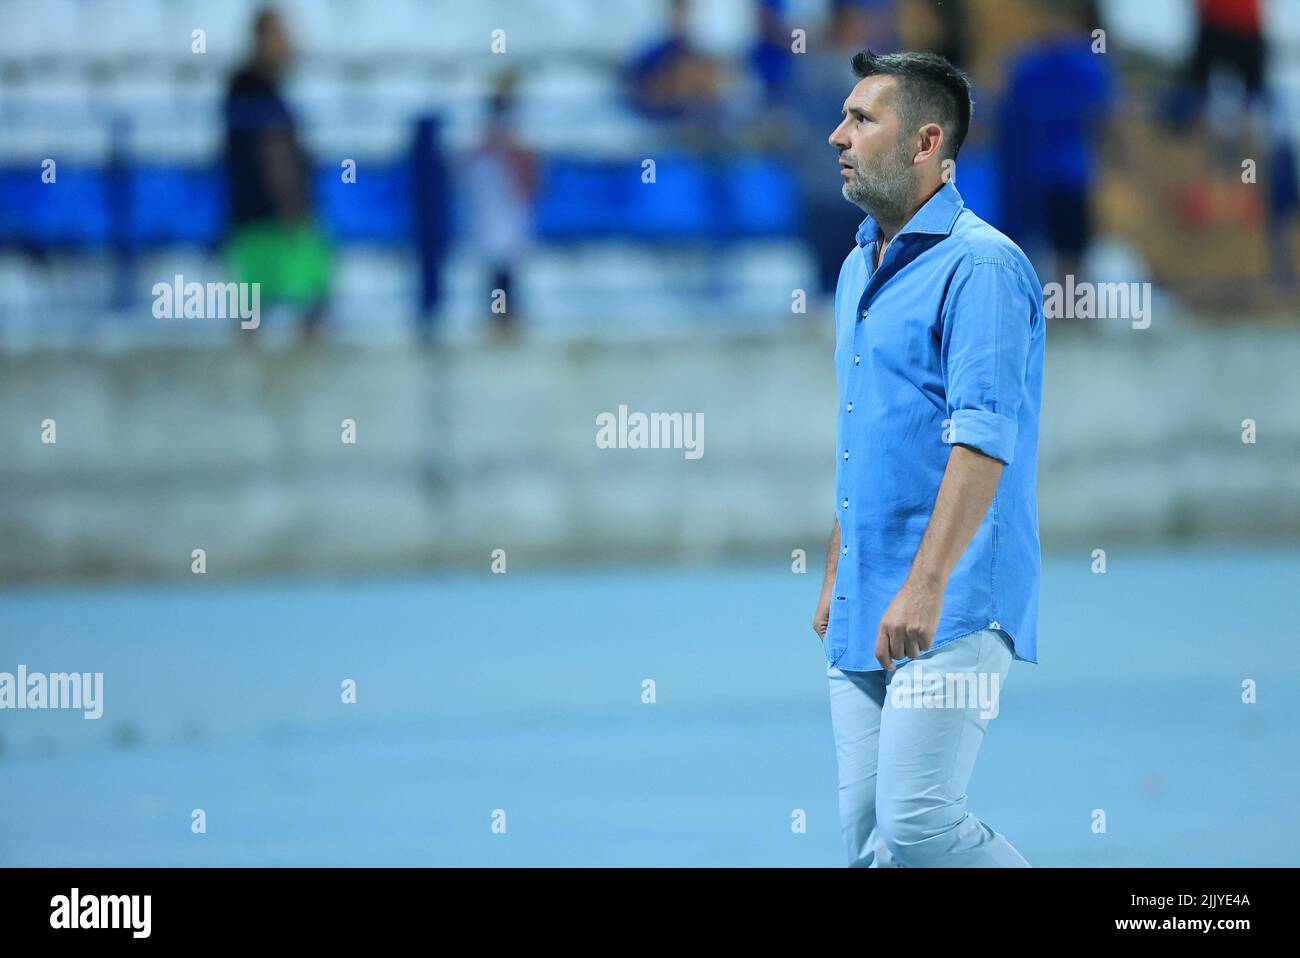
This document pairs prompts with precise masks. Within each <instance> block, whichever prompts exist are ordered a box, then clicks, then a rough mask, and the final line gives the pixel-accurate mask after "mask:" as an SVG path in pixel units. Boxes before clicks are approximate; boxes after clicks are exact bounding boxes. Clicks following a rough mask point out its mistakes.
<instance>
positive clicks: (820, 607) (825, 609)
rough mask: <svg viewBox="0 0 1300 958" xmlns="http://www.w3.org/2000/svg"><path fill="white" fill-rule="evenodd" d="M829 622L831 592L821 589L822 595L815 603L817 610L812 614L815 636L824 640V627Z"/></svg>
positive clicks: (825, 627)
mask: <svg viewBox="0 0 1300 958" xmlns="http://www.w3.org/2000/svg"><path fill="white" fill-rule="evenodd" d="M830 622H831V594H830V592H827V591H826V590H825V589H823V590H822V597H821V599H820V601H818V603H817V612H816V614H814V615H813V631H814V632H816V633H817V638H819V639H821V640H822V641H823V642H825V641H826V629H827V627H828V626H829V625H830Z"/></svg>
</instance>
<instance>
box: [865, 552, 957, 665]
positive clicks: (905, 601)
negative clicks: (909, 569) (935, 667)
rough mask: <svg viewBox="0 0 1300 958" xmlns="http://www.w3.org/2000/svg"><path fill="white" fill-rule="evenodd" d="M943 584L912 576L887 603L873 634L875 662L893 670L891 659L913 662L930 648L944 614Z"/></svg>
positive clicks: (932, 579) (935, 580)
mask: <svg viewBox="0 0 1300 958" xmlns="http://www.w3.org/2000/svg"><path fill="white" fill-rule="evenodd" d="M945 586H946V583H945V582H942V581H939V580H938V579H935V578H927V577H924V576H919V575H916V574H915V573H913V574H912V575H910V576H908V577H907V581H906V582H904V583H903V587H902V588H901V589H899V590H898V594H897V595H895V596H894V601H893V602H890V603H889V608H888V609H886V610H885V614H884V616H883V617H882V618H881V620H880V629H879V631H878V632H877V634H876V661H877V662H879V663H880V664H881V665H882V666H883V667H884V668H886V669H887V670H889V671H891V672H892V671H893V670H894V668H895V666H894V663H893V662H892V661H890V660H891V659H904V658H906V659H914V658H916V657H917V656H918V655H920V654H921V653H922V652H925V651H927V650H928V649H929V648H930V643H931V642H933V641H934V632H935V629H937V628H938V627H939V615H940V613H941V612H942V611H943V592H944V588H945Z"/></svg>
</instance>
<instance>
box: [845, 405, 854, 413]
mask: <svg viewBox="0 0 1300 958" xmlns="http://www.w3.org/2000/svg"><path fill="white" fill-rule="evenodd" d="M845 408H847V409H848V411H849V412H853V403H849V404H848V406H847V407H845Z"/></svg>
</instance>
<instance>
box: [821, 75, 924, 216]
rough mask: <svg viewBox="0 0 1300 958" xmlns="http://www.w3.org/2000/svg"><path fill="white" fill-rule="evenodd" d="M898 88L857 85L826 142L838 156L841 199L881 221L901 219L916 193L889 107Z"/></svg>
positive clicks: (874, 82) (888, 79) (884, 79)
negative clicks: (841, 183)
mask: <svg viewBox="0 0 1300 958" xmlns="http://www.w3.org/2000/svg"><path fill="white" fill-rule="evenodd" d="M897 86H898V81H897V79H895V78H894V77H892V76H870V77H866V78H865V79H862V80H859V81H858V83H857V86H855V87H854V88H853V92H852V93H850V94H849V97H848V99H847V100H845V101H844V119H843V120H841V121H840V125H839V126H837V127H836V128H835V129H834V130H833V131H832V132H831V135H830V137H828V142H829V143H830V145H831V146H833V147H835V149H836V150H838V151H839V154H840V156H839V160H840V178H841V179H842V180H843V181H844V186H843V188H842V190H841V192H843V194H844V198H845V199H846V200H848V201H849V202H850V203H854V204H856V205H857V206H859V207H861V208H862V209H863V210H865V211H866V212H868V213H870V214H871V215H872V216H874V217H875V218H876V219H877V220H885V221H893V220H894V219H896V218H897V217H898V216H900V215H902V213H904V212H905V211H906V210H907V209H908V208H909V207H910V204H911V200H912V196H913V194H914V193H915V190H916V171H915V170H914V169H913V166H912V161H911V154H910V153H909V151H908V148H907V142H906V140H907V138H906V137H905V136H904V135H903V128H902V123H901V121H900V119H899V116H898V112H897V111H896V110H895V109H894V105H893V101H894V94H895V92H896V91H897Z"/></svg>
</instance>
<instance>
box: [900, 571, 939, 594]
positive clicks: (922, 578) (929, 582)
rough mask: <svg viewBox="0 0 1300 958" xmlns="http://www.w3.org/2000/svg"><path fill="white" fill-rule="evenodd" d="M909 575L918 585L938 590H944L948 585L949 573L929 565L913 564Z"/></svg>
mask: <svg viewBox="0 0 1300 958" xmlns="http://www.w3.org/2000/svg"><path fill="white" fill-rule="evenodd" d="M907 577H908V578H909V579H911V580H912V581H913V582H915V583H916V584H917V585H919V586H921V587H923V588H926V589H933V590H935V591H937V592H942V591H943V590H944V589H945V588H947V587H948V575H947V573H945V572H943V571H942V570H940V569H935V568H933V567H931V566H927V565H917V566H912V571H911V572H909V573H908V575H907Z"/></svg>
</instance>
